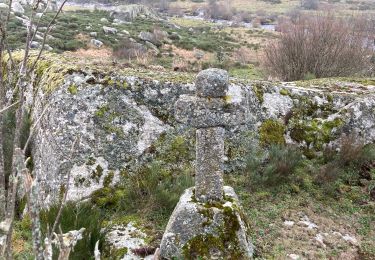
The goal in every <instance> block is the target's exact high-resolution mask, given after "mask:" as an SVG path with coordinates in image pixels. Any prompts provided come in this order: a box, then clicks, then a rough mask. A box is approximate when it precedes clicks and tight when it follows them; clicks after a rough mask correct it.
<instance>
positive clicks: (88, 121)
mask: <svg viewBox="0 0 375 260" xmlns="http://www.w3.org/2000/svg"><path fill="white" fill-rule="evenodd" d="M64 73H65V74H64V75H62V79H63V80H61V83H59V84H57V86H55V87H54V89H53V90H51V88H50V87H49V86H48V85H49V84H55V85H56V82H49V81H48V80H41V81H40V82H39V84H41V85H42V86H40V88H39V92H38V96H37V103H38V104H41V103H43V104H44V105H46V104H48V108H47V110H46V113H45V115H44V116H43V118H42V120H41V123H40V125H39V129H38V131H37V134H36V137H35V140H34V148H33V159H34V164H35V172H36V174H37V176H38V179H39V181H40V182H42V187H43V192H42V193H41V196H42V199H43V200H45V201H46V202H47V203H48V202H51V200H53V199H55V198H56V197H57V196H58V194H59V193H60V192H61V191H62V190H63V189H64V187H63V185H62V184H63V183H65V182H64V180H65V179H66V178H67V173H68V171H71V174H72V177H71V183H70V192H69V195H68V198H69V199H81V198H84V197H86V196H89V195H90V193H91V192H92V191H94V190H96V189H99V188H100V187H102V186H103V182H106V183H115V182H116V181H117V180H118V179H119V176H120V174H121V171H122V170H123V169H126V168H127V167H130V166H131V165H134V164H137V163H138V162H140V161H142V158H143V157H144V156H145V155H147V154H148V153H149V152H150V151H149V150H150V146H151V145H152V143H153V142H155V141H156V140H157V139H158V138H159V136H160V135H161V134H162V133H165V132H170V131H185V130H186V129H187V126H186V125H183V124H179V123H177V122H176V121H175V119H174V103H175V101H176V100H177V99H178V98H179V97H180V96H181V95H186V94H193V93H194V92H195V86H194V84H191V83H171V82H166V81H163V80H161V81H158V80H152V79H146V78H147V77H142V76H140V77H137V73H133V75H130V74H129V73H127V74H122V73H121V72H118V73H114V72H111V73H98V72H97V71H96V72H93V71H92V70H89V69H85V70H76V71H71V70H70V71H65V72H64ZM42 74H43V73H42ZM47 78H50V77H47ZM47 90H48V91H47ZM224 100H225V102H227V103H242V104H244V105H245V106H246V109H247V111H246V124H245V125H243V126H236V127H228V129H227V134H226V135H227V139H228V140H229V141H228V142H238V143H241V138H242V136H243V135H242V134H244V133H250V134H252V135H253V136H256V137H257V140H259V141H260V143H261V144H262V145H264V146H267V145H268V144H269V143H284V142H287V143H295V144H297V145H299V146H300V147H301V148H302V149H303V150H304V152H305V154H306V156H314V154H316V153H319V152H321V151H322V150H323V149H324V147H326V146H327V145H332V146H336V145H337V144H338V143H339V142H338V139H339V137H340V136H342V134H343V133H345V134H354V133H356V134H358V135H359V136H360V137H361V138H363V140H364V141H365V142H367V143H370V142H374V141H375V87H374V86H365V85H362V84H359V83H345V82H340V83H337V84H333V85H332V84H329V85H328V86H325V85H324V84H320V85H315V86H314V85H313V84H306V83H303V85H302V83H270V82H241V81H239V80H236V79H231V85H230V87H229V91H228V93H227V96H226V97H225V98H224ZM40 107H41V106H40ZM42 111H43V109H41V108H40V109H39V110H35V111H34V112H33V118H34V120H35V118H37V117H38V115H40V114H41V113H42ZM77 138H79V146H78V148H77V150H76V151H75V153H74V156H70V150H71V147H72V144H73V143H74V141H75V140H76V139H77ZM192 138H193V137H192ZM236 146H237V145H236V144H234V145H232V147H236ZM229 147H231V146H230V145H229ZM227 152H228V151H227ZM233 161H234V159H233V158H232V157H231V156H229V155H228V161H227V164H228V165H230V164H231V163H234V162H233ZM70 165H73V168H71V167H70ZM229 168H230V167H229Z"/></svg>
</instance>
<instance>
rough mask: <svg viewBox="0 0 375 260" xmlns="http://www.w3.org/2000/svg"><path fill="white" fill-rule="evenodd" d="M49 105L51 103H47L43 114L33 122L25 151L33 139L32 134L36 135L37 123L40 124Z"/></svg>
mask: <svg viewBox="0 0 375 260" xmlns="http://www.w3.org/2000/svg"><path fill="white" fill-rule="evenodd" d="M49 105H50V104H47V105H46V107H45V108H44V109H43V112H42V114H41V115H40V116H39V117H38V119H37V120H36V121H35V123H34V124H33V126H32V128H31V130H30V134H29V137H28V138H27V141H26V143H25V146H24V147H23V151H24V152H25V151H26V150H27V147H28V146H29V143H30V141H31V139H32V136H33V135H34V132H35V129H36V127H37V125H38V124H39V122H40V120H41V119H42V118H43V116H44V114H45V113H46V112H47V109H48V108H49Z"/></svg>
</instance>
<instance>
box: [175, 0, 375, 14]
mask: <svg viewBox="0 0 375 260" xmlns="http://www.w3.org/2000/svg"><path fill="white" fill-rule="evenodd" d="M219 2H221V3H229V5H230V6H231V7H233V8H235V9H236V10H238V11H248V12H251V13H256V12H266V13H275V14H284V13H287V12H289V11H291V10H293V9H295V8H298V7H300V5H301V0H281V3H279V4H272V3H271V1H268V0H230V1H229V0H220V1H219ZM206 4H207V1H202V2H199V3H197V2H193V1H186V0H184V1H181V0H178V1H176V2H172V4H171V6H172V7H174V8H181V9H182V10H183V11H192V10H196V9H197V8H200V7H203V6H205V5H206ZM320 5H321V6H320V9H321V10H330V9H334V10H335V11H341V12H344V13H353V12H355V11H360V12H368V13H375V1H374V0H322V1H320Z"/></svg>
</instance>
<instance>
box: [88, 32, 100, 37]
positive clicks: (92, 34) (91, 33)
mask: <svg viewBox="0 0 375 260" xmlns="http://www.w3.org/2000/svg"><path fill="white" fill-rule="evenodd" d="M90 36H91V37H97V36H98V33H97V32H90Z"/></svg>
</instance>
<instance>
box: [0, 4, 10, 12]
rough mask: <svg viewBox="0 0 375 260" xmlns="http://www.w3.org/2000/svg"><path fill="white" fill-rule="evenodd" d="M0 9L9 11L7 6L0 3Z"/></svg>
mask: <svg viewBox="0 0 375 260" xmlns="http://www.w3.org/2000/svg"><path fill="white" fill-rule="evenodd" d="M0 9H5V10H6V9H9V5H7V4H4V3H0Z"/></svg>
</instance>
